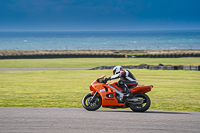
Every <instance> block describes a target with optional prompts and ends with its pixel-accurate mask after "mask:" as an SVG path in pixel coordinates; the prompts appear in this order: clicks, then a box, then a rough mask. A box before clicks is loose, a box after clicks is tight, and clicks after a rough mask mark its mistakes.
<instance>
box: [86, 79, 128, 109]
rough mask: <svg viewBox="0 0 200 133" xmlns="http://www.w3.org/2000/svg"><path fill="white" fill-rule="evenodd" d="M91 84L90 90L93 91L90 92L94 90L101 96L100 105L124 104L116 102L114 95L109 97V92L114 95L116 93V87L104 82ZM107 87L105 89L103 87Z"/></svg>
mask: <svg viewBox="0 0 200 133" xmlns="http://www.w3.org/2000/svg"><path fill="white" fill-rule="evenodd" d="M94 83H95V82H93V84H91V85H90V90H91V91H93V92H91V94H94V93H95V92H96V91H97V92H98V93H99V94H100V96H101V98H102V107H106V106H124V104H120V103H118V100H117V99H116V97H112V98H109V97H108V95H109V94H113V95H114V96H115V95H116V89H113V88H111V87H110V86H109V85H107V84H104V83H98V84H94ZM105 87H106V88H107V90H106V89H105Z"/></svg>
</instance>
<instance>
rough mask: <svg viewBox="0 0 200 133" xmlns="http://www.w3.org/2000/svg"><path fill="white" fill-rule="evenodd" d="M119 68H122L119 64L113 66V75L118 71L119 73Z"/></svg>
mask: <svg viewBox="0 0 200 133" xmlns="http://www.w3.org/2000/svg"><path fill="white" fill-rule="evenodd" d="M121 70H123V68H122V67H121V66H115V67H114V68H113V74H114V75H115V74H118V73H120V71H121Z"/></svg>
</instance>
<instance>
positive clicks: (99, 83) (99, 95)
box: [82, 75, 153, 112]
mask: <svg viewBox="0 0 200 133" xmlns="http://www.w3.org/2000/svg"><path fill="white" fill-rule="evenodd" d="M105 77H106V75H103V76H101V77H99V78H98V79H96V80H94V81H93V82H92V83H91V85H90V86H89V87H90V90H91V91H92V92H91V93H88V94H86V95H85V96H84V97H83V99H82V105H83V107H84V108H85V109H86V110H88V111H95V110H97V109H99V108H100V107H101V106H102V107H106V108H113V109H115V108H129V107H130V109H131V110H132V111H134V112H145V111H146V110H148V109H149V107H150V105H151V100H150V98H149V97H148V96H147V95H146V94H145V93H147V92H149V91H151V89H152V88H153V85H137V86H136V87H134V88H131V89H130V91H131V93H132V94H133V97H131V98H128V97H125V91H124V90H123V89H122V88H121V87H119V86H118V82H110V83H108V84H106V82H105V80H104V78H105Z"/></svg>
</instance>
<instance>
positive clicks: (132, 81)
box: [106, 70, 138, 97]
mask: <svg viewBox="0 0 200 133" xmlns="http://www.w3.org/2000/svg"><path fill="white" fill-rule="evenodd" d="M117 78H120V80H119V81H118V85H119V86H120V87H121V88H122V89H123V90H124V91H125V92H126V96H127V97H129V96H132V93H131V92H130V90H129V89H130V88H134V87H136V86H137V85H138V81H137V80H136V78H135V77H134V76H133V74H132V73H131V72H130V71H129V70H125V71H124V70H122V71H120V73H118V74H115V75H113V76H110V77H108V78H107V79H106V80H112V79H117Z"/></svg>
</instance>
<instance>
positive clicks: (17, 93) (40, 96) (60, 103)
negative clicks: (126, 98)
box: [0, 59, 200, 112]
mask: <svg viewBox="0 0 200 133" xmlns="http://www.w3.org/2000/svg"><path fill="white" fill-rule="evenodd" d="M60 60H61V59H60ZM62 60H64V59H62ZM77 60H79V59H77ZM93 60H94V59H93ZM96 60H98V59H96ZM101 60H103V59H101ZM105 60H106V59H105ZM118 60H120V59H118ZM80 61H81V60H80ZM157 63H158V62H157ZM161 63H162V62H161ZM149 64H150V63H149ZM74 67H75V66H74ZM79 67H80V66H79ZM131 72H132V73H133V74H134V75H135V77H136V78H137V80H138V82H139V84H152V85H154V88H153V89H152V91H151V92H149V93H147V94H148V95H149V96H150V98H151V100H152V105H151V107H150V110H175V111H197V112H200V96H199V95H200V87H199V86H200V82H199V79H200V71H184V70H176V71H175V70H163V71H162V70H146V69H131ZM103 74H106V75H108V76H110V75H111V74H112V70H77V71H64V70H63V71H0V106H1V107H61V108H82V105H81V100H82V98H83V96H84V95H85V94H87V93H88V92H90V90H89V85H90V83H91V82H92V81H93V80H94V79H96V78H97V77H99V76H101V75H103Z"/></svg>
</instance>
